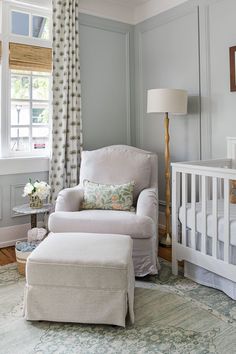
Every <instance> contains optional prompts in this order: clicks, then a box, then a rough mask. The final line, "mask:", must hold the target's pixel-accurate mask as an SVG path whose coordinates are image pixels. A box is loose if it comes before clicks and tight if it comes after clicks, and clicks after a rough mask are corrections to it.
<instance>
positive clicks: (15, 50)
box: [9, 43, 52, 71]
mask: <svg viewBox="0 0 236 354" xmlns="http://www.w3.org/2000/svg"><path fill="white" fill-rule="evenodd" d="M9 50H10V55H9V66H10V68H11V69H16V70H27V71H52V49H51V48H44V47H38V46H33V45H26V44H19V43H10V48H9Z"/></svg>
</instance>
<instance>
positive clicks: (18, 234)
mask: <svg viewBox="0 0 236 354" xmlns="http://www.w3.org/2000/svg"><path fill="white" fill-rule="evenodd" d="M42 225H43V223H42V222H39V223H38V226H39V227H42ZM30 227H31V226H30V223H27V224H21V225H14V226H7V227H0V248H4V247H9V246H14V245H15V243H16V241H24V240H26V239H27V231H28V230H29V229H30Z"/></svg>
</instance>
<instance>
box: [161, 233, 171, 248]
mask: <svg viewBox="0 0 236 354" xmlns="http://www.w3.org/2000/svg"><path fill="white" fill-rule="evenodd" d="M159 243H160V245H161V246H162V247H171V246H172V241H171V235H170V234H165V235H164V236H162V237H161V239H160V242H159Z"/></svg>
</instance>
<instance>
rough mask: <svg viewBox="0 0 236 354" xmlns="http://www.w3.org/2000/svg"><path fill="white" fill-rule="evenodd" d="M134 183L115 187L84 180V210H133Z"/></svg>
mask: <svg viewBox="0 0 236 354" xmlns="http://www.w3.org/2000/svg"><path fill="white" fill-rule="evenodd" d="M133 192H134V182H130V183H125V184H120V185H114V184H100V183H94V182H90V181H87V180H84V201H83V204H82V208H83V209H106V210H132V206H133Z"/></svg>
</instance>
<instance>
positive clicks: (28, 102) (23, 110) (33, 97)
mask: <svg viewBox="0 0 236 354" xmlns="http://www.w3.org/2000/svg"><path fill="white" fill-rule="evenodd" d="M49 112H50V76H49V75H48V74H47V73H42V72H38V73H37V72H27V71H24V72H23V71H16V70H11V134H10V146H11V151H13V152H17V151H21V152H34V151H36V150H49V146H48V145H49Z"/></svg>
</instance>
